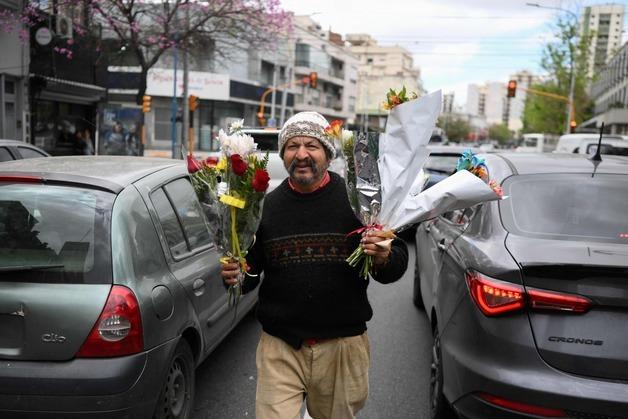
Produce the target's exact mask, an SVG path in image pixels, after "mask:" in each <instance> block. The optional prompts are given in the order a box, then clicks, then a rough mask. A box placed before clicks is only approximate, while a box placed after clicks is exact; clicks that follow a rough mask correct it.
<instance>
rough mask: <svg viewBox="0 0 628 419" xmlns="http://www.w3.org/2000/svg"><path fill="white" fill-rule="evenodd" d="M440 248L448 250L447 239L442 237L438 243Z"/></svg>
mask: <svg viewBox="0 0 628 419" xmlns="http://www.w3.org/2000/svg"><path fill="white" fill-rule="evenodd" d="M436 246H438V248H439V249H440V250H447V240H445V239H441V240H440V241H439V242H438V244H437V245H436Z"/></svg>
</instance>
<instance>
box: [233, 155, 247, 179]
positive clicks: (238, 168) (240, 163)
mask: <svg viewBox="0 0 628 419" xmlns="http://www.w3.org/2000/svg"><path fill="white" fill-rule="evenodd" d="M246 166H247V164H246V162H245V161H244V160H242V157H240V155H239V154H233V155H232V156H231V168H232V169H233V173H235V174H236V175H238V176H242V175H243V174H244V173H245V172H246Z"/></svg>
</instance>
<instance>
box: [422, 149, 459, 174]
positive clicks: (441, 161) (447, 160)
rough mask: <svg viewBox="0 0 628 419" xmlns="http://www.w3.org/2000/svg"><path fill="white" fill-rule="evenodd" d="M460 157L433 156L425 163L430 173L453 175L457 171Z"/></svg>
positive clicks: (456, 155)
mask: <svg viewBox="0 0 628 419" xmlns="http://www.w3.org/2000/svg"><path fill="white" fill-rule="evenodd" d="M459 158H460V155H458V154H455V155H451V154H450V155H446V154H443V155H437V154H432V155H430V156H429V157H428V158H427V161H426V162H425V169H427V170H428V171H434V172H439V173H443V174H451V173H453V172H454V171H455V170H456V164H457V163H458V159H459Z"/></svg>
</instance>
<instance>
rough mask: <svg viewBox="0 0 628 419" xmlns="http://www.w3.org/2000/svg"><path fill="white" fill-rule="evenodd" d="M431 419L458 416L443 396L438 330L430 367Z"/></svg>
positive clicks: (441, 361) (450, 418)
mask: <svg viewBox="0 0 628 419" xmlns="http://www.w3.org/2000/svg"><path fill="white" fill-rule="evenodd" d="M429 413H430V416H429V417H430V419H453V418H456V414H455V413H454V411H453V409H452V408H451V406H450V405H449V402H448V401H447V398H446V397H445V395H444V394H443V358H442V353H441V349H440V336H439V335H438V329H436V330H434V340H433V343H432V362H431V366H430V400H429Z"/></svg>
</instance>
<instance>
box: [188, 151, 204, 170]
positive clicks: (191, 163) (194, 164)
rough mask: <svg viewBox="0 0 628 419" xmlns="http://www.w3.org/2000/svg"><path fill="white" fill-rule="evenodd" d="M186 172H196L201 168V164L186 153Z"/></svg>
mask: <svg viewBox="0 0 628 419" xmlns="http://www.w3.org/2000/svg"><path fill="white" fill-rule="evenodd" d="M187 159H188V173H196V172H198V171H199V170H201V164H200V163H199V162H198V160H196V159H195V158H194V156H193V155H191V154H188V158H187Z"/></svg>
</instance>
